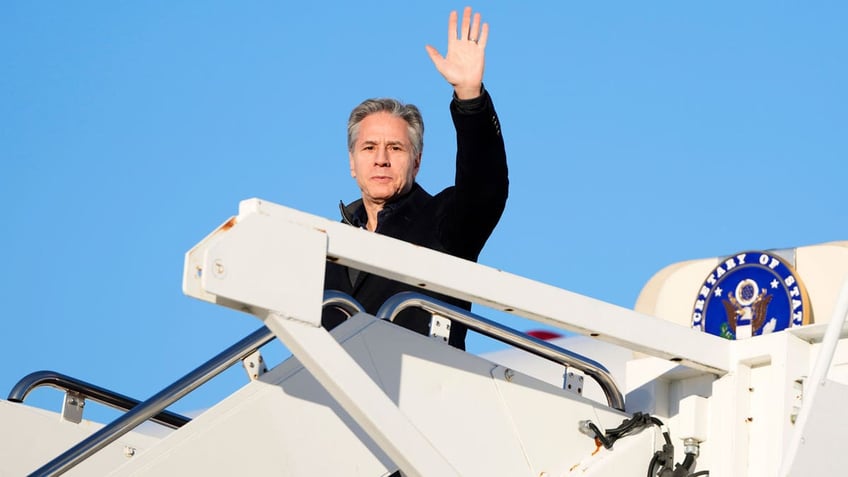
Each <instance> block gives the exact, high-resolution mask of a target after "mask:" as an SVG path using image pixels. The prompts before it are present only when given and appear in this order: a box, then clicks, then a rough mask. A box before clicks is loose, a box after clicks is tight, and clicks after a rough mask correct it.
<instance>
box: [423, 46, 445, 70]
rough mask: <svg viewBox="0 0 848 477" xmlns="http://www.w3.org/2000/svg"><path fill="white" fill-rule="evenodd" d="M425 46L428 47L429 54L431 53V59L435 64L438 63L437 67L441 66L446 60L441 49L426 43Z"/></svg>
mask: <svg viewBox="0 0 848 477" xmlns="http://www.w3.org/2000/svg"><path fill="white" fill-rule="evenodd" d="M424 48H426V49H427V54H428V55H430V60H431V61H432V62H433V64H434V65H436V69H439V66H440V65H441V63H442V62H443V61H445V58H444V57H443V56H442V55H441V54H440V53H439V50H437V49H435V48H433V47H432V46H430V45H425V46H424Z"/></svg>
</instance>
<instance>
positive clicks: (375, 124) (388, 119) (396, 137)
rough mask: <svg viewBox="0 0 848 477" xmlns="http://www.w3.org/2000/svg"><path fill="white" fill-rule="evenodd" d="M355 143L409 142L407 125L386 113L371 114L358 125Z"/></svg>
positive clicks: (400, 119) (402, 120)
mask: <svg viewBox="0 0 848 477" xmlns="http://www.w3.org/2000/svg"><path fill="white" fill-rule="evenodd" d="M356 142H360V143H361V142H380V143H382V142H406V143H408V142H410V141H409V125H408V124H407V122H406V121H405V120H404V119H403V118H399V117H397V116H393V115H391V114H388V113H375V114H371V115H369V116H367V117H365V119H363V120H362V122H361V123H360V124H359V135H358V137H357V140H356Z"/></svg>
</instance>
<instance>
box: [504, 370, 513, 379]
mask: <svg viewBox="0 0 848 477" xmlns="http://www.w3.org/2000/svg"><path fill="white" fill-rule="evenodd" d="M513 376H515V371H513V370H511V369H509V368H507V369H506V370H505V371H504V378H505V379H506V380H507V381H512V377H513Z"/></svg>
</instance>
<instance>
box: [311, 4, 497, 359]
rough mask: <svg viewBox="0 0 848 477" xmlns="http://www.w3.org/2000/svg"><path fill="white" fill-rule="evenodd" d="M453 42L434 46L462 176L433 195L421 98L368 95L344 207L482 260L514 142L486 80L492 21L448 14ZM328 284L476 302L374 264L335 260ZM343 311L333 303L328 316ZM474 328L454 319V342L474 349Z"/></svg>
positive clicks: (375, 228)
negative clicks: (508, 146) (442, 48)
mask: <svg viewBox="0 0 848 477" xmlns="http://www.w3.org/2000/svg"><path fill="white" fill-rule="evenodd" d="M448 29H449V34H448V50H447V54H446V55H445V56H444V57H443V56H442V55H441V54H440V53H439V52H438V51H437V50H436V49H435V48H433V47H432V46H429V45H428V46H427V47H426V48H427V52H428V54H429V55H430V59H431V60H432V61H433V64H434V65H435V66H436V69H437V70H438V71H439V73H441V74H442V76H443V77H444V78H445V79H446V80H447V81H448V82H449V83H450V84H451V85H452V86H453V89H454V95H453V100H452V101H451V105H450V111H451V116H452V118H453V122H454V126H455V128H456V139H457V153H456V178H455V184H454V185H453V186H452V187H448V188H447V189H445V190H443V191H442V192H440V193H438V194H437V195H435V196H431V195H430V194H429V193H427V192H426V191H425V190H424V189H423V188H422V187H421V186H419V185H418V184H417V183H416V182H415V177H416V175H417V174H418V170H419V167H420V166H421V153H422V148H423V134H424V124H423V121H422V119H421V114H420V112H419V111H418V109H417V108H416V107H415V106H412V105H405V104H402V103H400V102H398V101H396V100H392V99H372V100H366V101H364V102H363V103H362V104H360V105H359V106H357V107H356V108H355V109H354V110H353V112H352V113H351V115H350V119H349V121H348V152H349V157H350V173H351V176H352V177H353V178H354V179H355V180H356V183H357V185H358V186H359V189H360V191H361V193H362V198H361V199H359V200H357V201H356V202H353V203H352V204H350V205H348V206H346V207H345V206H342V207H341V209H342V218H343V220H344V221H345V222H346V223H348V224H350V225H353V226H356V227H362V228H365V229H367V230H369V231H372V232H377V233H379V234H383V235H388V236H390V237H394V238H397V239H400V240H404V241H407V242H410V243H413V244H416V245H421V246H424V247H428V248H431V249H433V250H438V251H440V252H444V253H448V254H451V255H454V256H456V257H460V258H464V259H466V260H472V261H476V260H477V257H478V255H479V254H480V251H481V250H482V249H483V245H484V244H485V243H486V240H487V239H488V238H489V235H490V234H491V233H492V230H493V229H494V228H495V225H496V224H497V223H498V220H499V219H500V217H501V213H502V212H503V209H504V206H505V204H506V199H507V191H508V187H509V185H508V184H509V182H508V178H507V165H506V151H505V149H504V142H503V138H502V137H501V131H500V123H499V122H498V118H497V115H496V113H495V109H494V106H493V105H492V100H491V98H490V97H489V94H488V92H486V90H485V89H484V88H483V67H484V58H485V55H484V52H485V48H486V41H487V39H488V33H489V26H488V24H486V23H483V24H482V25H481V23H480V14H479V13H477V14H475V15H474V16H473V18H472V15H471V8H466V9H465V11H464V12H463V15H462V24H461V25H460V28H459V32H458V35H457V13H456V12H451V14H450V17H449V19H448ZM325 288H326V289H333V290H339V291H342V292H344V293H348V294H349V295H351V296H353V297H354V298H356V299H357V300H358V301H359V302H360V303H361V304H362V305H363V306H364V307H365V309H366V310H367V311H368V312H369V313H372V314H373V313H376V312H377V310H378V309H379V308H380V306H381V305H382V304H383V303H384V302H385V301H386V299H388V298H389V297H391V296H393V295H395V294H397V293H399V292H401V291H406V290H415V291H419V292H423V293H426V294H428V295H431V296H434V297H436V298H439V299H441V300H444V301H447V302H449V303H452V304H454V305H457V306H460V307H463V308H465V309H470V306H471V305H470V303H467V302H463V301H461V300H456V299H452V298H449V297H445V296H442V295H439V294H436V293H432V292H428V291H424V290H420V289H418V288H416V287H413V286H410V285H405V284H402V283H399V282H395V281H392V280H388V279H385V278H382V277H379V276H374V275H371V274H368V273H364V272H363V273H360V272H359V271H357V270H353V269H348V268H347V267H342V266H340V265H338V264H335V263H328V264H327V270H326V277H325ZM343 319H344V318H343V317H342V316H341V315H340V314H338V313H336V312H333V311H332V310H330V309H328V310H326V311H325V314H324V316H323V320H322V321H323V324H324V326H325V327H327V328H328V329H332V328H333V327H335V326H337V325H338V324H339V323H341V321H343ZM395 323H396V324H399V325H401V326H404V327H406V328H409V329H411V330H414V331H417V332H419V333H422V334H429V327H430V315H429V314H428V313H426V312H424V311H422V310H418V309H408V310H405V311H404V312H402V313H401V314H400V315H398V317H397V318H396V319H395ZM466 331H467V330H466V328H465V327H464V326H462V325H460V324H458V323H455V324H453V325H452V328H451V334H450V338H449V340H448V342H449V343H450V344H451V345H452V346H455V347H457V348H460V349H465V334H466Z"/></svg>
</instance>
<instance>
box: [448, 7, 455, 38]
mask: <svg viewBox="0 0 848 477" xmlns="http://www.w3.org/2000/svg"><path fill="white" fill-rule="evenodd" d="M452 41H456V10H454V11H452V12H450V15H449V16H448V43H450V42H452Z"/></svg>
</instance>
